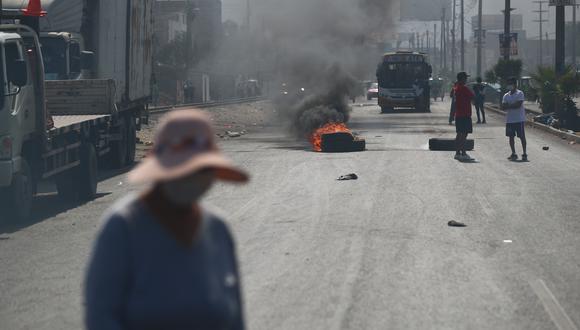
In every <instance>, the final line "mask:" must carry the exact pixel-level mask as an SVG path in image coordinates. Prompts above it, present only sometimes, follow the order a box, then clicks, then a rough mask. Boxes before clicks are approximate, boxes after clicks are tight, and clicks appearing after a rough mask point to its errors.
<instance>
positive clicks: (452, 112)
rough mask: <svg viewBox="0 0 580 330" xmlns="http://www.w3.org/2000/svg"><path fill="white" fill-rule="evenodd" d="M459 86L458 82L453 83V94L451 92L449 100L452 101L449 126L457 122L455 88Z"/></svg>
mask: <svg viewBox="0 0 580 330" xmlns="http://www.w3.org/2000/svg"><path fill="white" fill-rule="evenodd" d="M456 85H457V81H456V82H454V83H453V86H451V92H449V98H450V99H451V108H450V109H449V125H453V121H454V120H455V108H456V104H455V86H456Z"/></svg>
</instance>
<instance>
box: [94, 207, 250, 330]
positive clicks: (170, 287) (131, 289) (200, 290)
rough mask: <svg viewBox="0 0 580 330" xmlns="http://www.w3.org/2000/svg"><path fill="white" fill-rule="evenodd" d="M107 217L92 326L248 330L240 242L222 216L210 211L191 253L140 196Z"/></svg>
mask: <svg viewBox="0 0 580 330" xmlns="http://www.w3.org/2000/svg"><path fill="white" fill-rule="evenodd" d="M105 220H106V223H105V226H104V228H103V229H102V231H101V233H100V235H99V237H98V240H97V242H96V245H95V247H94V251H93V254H92V257H91V260H90V263H89V267H88V271H87V277H86V284H85V304H86V306H85V308H86V313H85V323H86V327H87V328H88V329H90V330H92V329H95V330H97V329H98V330H113V329H115V330H117V329H140V330H145V329H244V321H243V312H242V301H241V295H240V283H239V276H238V267H237V262H236V255H235V247H234V242H233V240H232V237H231V235H230V232H229V230H228V228H227V227H226V225H225V224H224V222H223V221H221V220H220V219H219V218H218V217H217V216H215V215H213V214H211V213H209V212H207V211H205V210H204V212H203V220H202V224H201V227H200V232H199V235H198V237H197V239H196V241H195V242H194V243H193V245H192V246H191V247H189V248H187V247H184V246H183V245H180V243H178V241H177V240H175V238H173V237H172V236H171V234H170V233H169V232H168V231H167V230H166V229H165V228H164V227H163V226H162V225H161V224H160V223H158V222H157V221H156V220H155V219H154V218H153V216H152V215H151V214H150V213H149V211H148V209H147V208H146V207H145V205H144V204H143V202H141V201H140V200H139V199H137V198H136V197H131V198H127V199H125V200H123V201H121V202H119V203H117V205H115V206H114V207H113V209H112V210H111V211H109V212H108V216H106V217H105Z"/></svg>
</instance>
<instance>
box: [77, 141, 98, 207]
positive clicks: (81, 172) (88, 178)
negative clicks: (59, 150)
mask: <svg viewBox="0 0 580 330" xmlns="http://www.w3.org/2000/svg"><path fill="white" fill-rule="evenodd" d="M98 172H99V169H98V162H97V152H96V151H95V147H94V146H93V145H92V144H90V143H85V144H83V145H82V146H81V164H80V165H79V166H78V167H77V178H76V181H77V184H78V195H79V198H80V199H81V200H83V201H85V200H91V199H93V198H95V196H96V195H97V181H98V177H97V176H98Z"/></svg>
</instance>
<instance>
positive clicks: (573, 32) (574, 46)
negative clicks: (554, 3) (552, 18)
mask: <svg viewBox="0 0 580 330" xmlns="http://www.w3.org/2000/svg"><path fill="white" fill-rule="evenodd" d="M576 29H577V27H576V0H574V6H573V7H572V67H573V68H574V71H576V70H577V69H576Z"/></svg>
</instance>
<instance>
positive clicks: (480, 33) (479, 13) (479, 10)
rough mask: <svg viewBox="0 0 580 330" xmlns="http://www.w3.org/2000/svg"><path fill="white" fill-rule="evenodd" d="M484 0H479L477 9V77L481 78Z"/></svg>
mask: <svg viewBox="0 0 580 330" xmlns="http://www.w3.org/2000/svg"><path fill="white" fill-rule="evenodd" d="M482 19H483V0H479V6H478V8H477V76H478V77H481V66H482V65H481V49H482V46H483V45H482V44H483V23H482V22H481V21H482Z"/></svg>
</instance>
